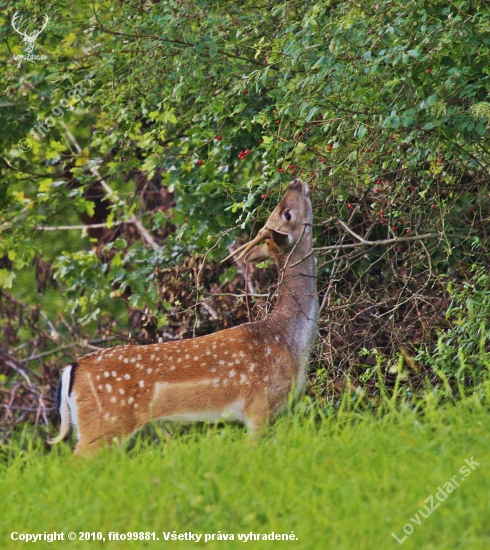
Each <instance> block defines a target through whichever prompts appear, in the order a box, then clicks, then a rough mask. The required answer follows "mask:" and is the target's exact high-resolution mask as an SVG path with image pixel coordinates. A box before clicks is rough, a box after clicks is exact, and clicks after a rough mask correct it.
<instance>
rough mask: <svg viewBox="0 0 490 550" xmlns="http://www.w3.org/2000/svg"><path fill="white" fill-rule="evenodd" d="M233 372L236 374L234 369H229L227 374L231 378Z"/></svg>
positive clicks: (233, 374)
mask: <svg viewBox="0 0 490 550" xmlns="http://www.w3.org/2000/svg"><path fill="white" fill-rule="evenodd" d="M235 374H236V371H235V369H231V371H230V372H229V373H228V376H229V377H230V378H233V377H234V376H235Z"/></svg>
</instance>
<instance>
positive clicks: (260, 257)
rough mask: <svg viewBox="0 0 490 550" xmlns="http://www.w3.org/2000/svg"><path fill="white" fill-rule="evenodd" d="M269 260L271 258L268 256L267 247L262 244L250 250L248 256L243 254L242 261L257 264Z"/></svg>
mask: <svg viewBox="0 0 490 550" xmlns="http://www.w3.org/2000/svg"><path fill="white" fill-rule="evenodd" d="M269 258H272V256H271V255H270V254H269V250H268V248H267V245H265V244H263V245H261V246H256V247H255V248H252V250H251V251H250V252H249V253H248V254H245V257H244V258H243V261H244V262H245V263H247V264H257V263H260V262H265V260H268V259H269Z"/></svg>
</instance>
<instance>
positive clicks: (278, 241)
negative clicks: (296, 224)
mask: <svg viewBox="0 0 490 550" xmlns="http://www.w3.org/2000/svg"><path fill="white" fill-rule="evenodd" d="M269 231H270V237H271V239H272V242H273V243H274V244H275V245H276V246H277V247H278V248H279V249H280V250H284V249H286V248H288V247H289V246H290V245H291V242H292V238H291V235H289V233H283V232H282V231H276V230H275V229H271V228H269Z"/></svg>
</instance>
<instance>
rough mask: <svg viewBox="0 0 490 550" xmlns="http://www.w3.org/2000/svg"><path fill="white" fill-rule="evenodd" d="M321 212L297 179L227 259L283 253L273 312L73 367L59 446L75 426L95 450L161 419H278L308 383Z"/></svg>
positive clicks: (95, 356)
mask: <svg viewBox="0 0 490 550" xmlns="http://www.w3.org/2000/svg"><path fill="white" fill-rule="evenodd" d="M312 215H313V214H312V207H311V201H310V192H309V189H308V186H307V185H306V183H304V182H303V181H301V180H299V179H296V180H293V181H292V182H291V184H290V186H289V188H288V190H287V191H286V193H285V195H284V197H283V198H282V200H281V202H280V203H279V204H278V206H277V207H276V208H275V209H274V211H273V212H272V214H271V215H270V217H269V219H268V220H267V222H266V223H265V226H264V227H263V228H262V229H261V230H260V231H259V233H258V234H257V236H256V237H255V239H253V240H252V241H250V242H249V243H247V244H245V245H243V246H241V247H240V248H238V249H237V250H235V251H234V252H233V253H232V254H230V256H228V258H226V260H227V259H229V258H231V257H233V256H236V255H237V254H238V255H239V256H238V258H237V259H242V258H243V260H244V261H245V262H261V261H264V260H266V259H267V258H273V259H274V261H275V264H276V266H277V269H278V272H279V282H278V287H277V300H276V305H275V307H274V309H273V311H272V313H271V314H270V315H269V316H267V317H266V318H265V319H264V320H261V321H256V322H252V323H245V324H243V325H240V326H237V327H234V328H231V329H226V330H222V331H220V332H217V333H214V334H209V335H206V336H201V337H198V338H193V339H188V340H179V341H170V342H164V343H158V344H149V345H144V346H141V345H123V346H118V347H114V348H109V349H106V350H103V351H97V352H95V353H91V354H89V355H85V356H84V357H82V358H80V359H79V360H77V361H75V362H74V363H73V364H72V365H71V366H69V367H66V368H65V369H64V370H63V373H62V376H61V378H60V381H59V383H58V390H57V404H58V410H59V412H60V417H61V428H60V433H59V435H58V436H57V437H56V438H54V439H52V440H50V443H58V442H59V441H61V440H62V439H63V438H64V437H65V436H66V435H67V434H68V432H69V431H70V426H74V427H76V430H77V436H78V444H77V446H76V449H75V454H90V453H92V452H93V451H95V450H96V449H97V448H99V447H100V446H101V445H103V444H106V443H110V442H111V441H113V440H114V439H120V438H123V437H125V436H128V435H130V434H132V433H133V432H135V431H136V430H138V429H139V428H141V427H143V426H144V425H145V424H147V423H149V422H150V421H152V420H163V421H180V422H192V421H205V422H216V421H222V420H233V421H238V422H241V423H244V424H245V425H246V426H247V428H248V430H249V431H251V432H253V431H255V430H257V429H261V428H263V427H264V426H265V425H267V424H268V423H270V422H272V420H273V419H274V417H275V416H276V415H277V414H278V413H279V412H280V411H281V409H283V408H284V407H285V406H286V405H287V402H288V397H289V395H290V393H291V392H294V394H295V395H296V396H297V395H298V394H299V393H300V392H301V390H302V389H303V387H304V385H305V380H306V368H307V365H308V357H309V354H310V350H311V347H312V345H313V343H314V339H315V336H316V333H317V318H318V295H317V280H316V259H315V257H314V255H313V253H312V225H311V224H312ZM223 261H225V260H223Z"/></svg>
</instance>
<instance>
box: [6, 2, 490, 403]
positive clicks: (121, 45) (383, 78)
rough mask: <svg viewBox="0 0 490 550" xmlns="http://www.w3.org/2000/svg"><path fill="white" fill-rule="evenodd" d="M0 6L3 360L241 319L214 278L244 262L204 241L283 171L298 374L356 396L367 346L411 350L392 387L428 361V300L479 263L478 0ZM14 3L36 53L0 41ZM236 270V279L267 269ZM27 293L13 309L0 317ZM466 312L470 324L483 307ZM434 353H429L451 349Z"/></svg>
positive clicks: (409, 385)
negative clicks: (301, 227)
mask: <svg viewBox="0 0 490 550" xmlns="http://www.w3.org/2000/svg"><path fill="white" fill-rule="evenodd" d="M1 6H2V8H3V10H2V13H3V14H4V15H3V18H2V19H1V20H0V36H1V38H2V40H3V42H2V46H1V49H0V62H1V63H2V66H3V70H2V72H1V74H0V79H1V82H2V90H3V93H2V101H1V105H0V107H1V109H0V117H1V119H0V124H1V125H2V129H3V132H2V134H1V136H0V144H1V147H2V149H3V154H2V156H1V159H0V200H1V204H2V212H1V217H0V230H1V231H2V238H1V241H0V288H1V289H2V292H3V302H2V303H3V304H4V307H3V310H2V312H1V315H2V319H4V320H5V326H7V327H8V331H7V330H6V331H4V336H5V345H2V354H3V356H4V357H8V358H9V361H13V362H14V363H15V364H17V365H18V366H19V365H26V364H27V365H29V366H30V367H32V368H33V369H34V370H35V371H36V372H37V370H38V363H37V362H38V361H40V362H41V368H42V369H47V362H48V361H49V363H50V365H51V366H52V368H53V369H54V370H56V369H57V368H58V367H59V366H60V365H61V364H63V363H64V362H66V361H68V360H70V359H71V358H72V357H73V355H75V354H76V353H78V352H80V351H81V350H84V349H86V347H84V346H86V344H87V342H88V343H89V344H90V345H94V344H95V343H96V342H95V341H96V340H97V341H100V339H101V338H109V339H111V341H113V340H116V341H121V340H127V339H128V337H131V338H133V339H136V340H137V341H149V340H151V339H152V338H155V337H160V336H162V335H163V336H164V337H168V336H169V335H179V336H181V335H182V334H190V333H191V332H192V331H193V330H195V329H196V319H197V320H200V321H201V322H203V323H204V324H205V325H206V323H207V322H208V321H209V323H208V324H207V325H206V326H205V330H214V329H216V328H220V327H221V326H223V323H225V325H226V324H229V323H231V322H238V321H243V320H245V319H246V318H247V317H248V318H253V316H254V315H256V313H257V312H256V310H252V311H250V309H249V305H250V304H249V302H248V300H247V301H237V300H236V299H234V300H230V299H229V297H230V295H232V294H237V293H238V292H239V291H241V289H243V288H245V287H247V288H249V287H248V286H247V285H244V279H243V273H242V272H241V271H240V269H238V271H237V269H236V266H232V265H227V266H224V267H223V269H221V270H220V269H219V268H218V267H216V266H215V264H214V263H213V262H215V261H217V260H219V259H221V258H222V257H223V255H225V254H226V246H228V245H230V243H231V242H232V240H233V239H235V238H236V239H244V238H246V237H247V236H248V235H249V234H250V233H253V232H254V231H256V230H257V227H258V226H259V225H260V223H261V221H262V220H263V219H264V217H265V216H266V214H267V212H268V211H269V210H270V208H272V207H273V206H274V204H275V202H276V200H277V198H278V197H279V195H280V192H281V187H282V185H283V184H285V183H286V182H287V181H289V180H290V179H291V178H292V177H302V178H304V179H307V180H308V181H309V183H310V186H311V188H312V190H313V198H314V207H315V218H316V220H315V221H316V223H317V227H316V242H317V247H318V248H317V254H318V256H319V259H320V264H319V276H320V279H319V283H320V284H319V288H320V300H321V304H322V319H321V330H320V339H319V343H318V346H317V350H316V354H315V365H316V369H314V370H315V371H316V372H317V373H319V374H318V376H317V377H316V378H315V377H314V378H315V380H314V381H315V384H314V386H313V391H314V393H315V395H317V396H318V398H319V399H327V400H328V399H330V398H331V396H338V393H339V392H340V391H341V388H342V387H344V384H345V380H346V375H349V379H351V380H354V381H357V383H359V384H360V385H367V386H368V388H369V390H370V391H372V392H373V393H374V394H375V393H376V392H377V391H378V390H379V388H377V386H376V383H375V382H374V381H375V380H376V379H377V378H376V377H369V376H366V369H371V368H372V367H373V365H375V364H376V361H375V359H373V357H375V356H376V355H378V356H382V357H384V358H385V360H386V365H387V366H388V369H387V371H386V373H384V372H383V376H385V378H386V382H387V383H388V384H390V383H391V382H392V377H391V375H390V373H389V370H390V368H392V367H393V364H394V362H396V361H397V360H398V359H397V357H398V356H399V353H400V350H403V353H404V354H405V355H404V356H405V357H408V358H411V357H415V353H416V352H417V351H418V355H417V357H418V360H419V364H418V365H417V366H416V369H414V368H410V369H409V368H408V367H407V376H406V378H407V381H406V386H405V389H406V390H410V391H416V390H417V388H418V387H420V384H421V382H423V380H424V379H425V378H426V377H427V376H428V377H429V378H430V379H431V380H432V381H433V382H434V383H439V382H440V380H439V378H438V375H437V372H438V369H437V368H433V367H434V366H435V363H434V359H431V358H430V357H431V350H432V349H433V346H434V345H435V344H436V341H437V336H436V331H435V329H439V330H449V332H448V336H447V337H446V336H445V337H443V339H442V340H440V342H444V341H445V340H444V338H445V339H446V340H447V339H450V338H453V336H452V335H453V334H454V331H461V330H463V329H462V327H463V326H465V322H464V319H465V318H466V313H465V310H463V309H461V310H458V311H459V313H458V315H460V317H461V318H460V319H459V321H458V323H459V324H458V325H457V326H456V327H454V326H453V325H452V324H451V317H450V316H449V317H447V318H446V312H447V311H448V308H449V307H450V301H451V292H450V291H448V288H449V286H448V285H450V284H452V285H453V286H452V288H456V287H457V286H458V285H459V284H461V282H462V281H465V280H467V279H468V278H469V273H470V267H471V266H472V265H476V266H480V267H481V266H485V265H487V262H488V260H487V257H488V252H489V241H488V230H487V228H488V217H489V193H488V160H489V158H488V157H489V149H488V131H487V126H488V120H489V113H490V107H489V102H488V92H489V88H490V83H489V69H488V67H489V51H490V31H489V26H488V22H489V9H488V7H487V6H486V5H482V3H481V2H476V1H474V0H469V1H463V0H455V1H454V2H449V3H448V2H444V1H442V0H435V1H433V2H419V1H413V0H410V1H405V2H400V1H394V2H391V1H388V2H387V1H383V2H377V3H373V4H370V3H367V4H365V3H361V2H339V1H334V0H323V1H319V2H315V3H314V4H311V3H306V4H305V3H303V4H302V3H297V2H293V1H290V2H279V3H278V2H272V1H263V2H258V3H257V2H249V1H243V2H239V3H236V2H227V1H224V2H186V3H182V2H179V1H177V0H175V1H174V0H168V1H166V2H155V3H153V2H139V1H130V2H124V3H122V4H114V3H112V2H108V1H102V2H98V3H94V4H92V3H90V2H80V3H78V2H77V3H76V4H73V3H68V2H56V3H53V2H48V3H46V2H39V1H32V0H25V1H22V2H15V3H14V2H9V1H3V2H2V3H1ZM16 11H19V13H21V14H22V15H23V17H24V21H27V20H30V25H31V27H32V28H35V27H36V24H38V23H39V22H40V20H41V19H42V15H43V14H44V13H45V12H46V13H48V15H49V18H50V21H49V25H48V27H47V28H46V29H45V31H43V33H42V34H41V35H40V36H39V37H38V39H37V41H36V43H35V51H36V53H37V54H42V55H46V56H47V59H46V60H44V61H37V62H29V61H18V60H17V61H16V60H15V56H18V55H21V54H22V49H23V48H24V47H25V44H24V43H22V42H21V38H20V36H19V35H18V34H16V33H15V32H14V31H13V29H12V27H11V18H12V16H13V14H14V13H15V12H16ZM264 14H267V17H265V18H264ZM36 18H37V19H36ZM47 117H52V118H53V119H54V125H53V126H48V127H46V128H45V130H46V131H45V132H44V131H42V128H41V127H40V126H39V125H40V124H43V123H45V121H46V118H47ZM48 120H50V121H51V122H53V120H51V119H48ZM32 129H34V134H33V133H32V132H31V130H32ZM43 134H44V135H43ZM100 224H102V225H103V227H101V226H100ZM67 226H68V227H71V228H72V229H66V227H67ZM78 226H82V227H83V226H84V227H85V229H84V230H83V231H82V230H80V229H74V227H78ZM55 227H57V228H58V230H56V231H54V230H52V229H53V228H55ZM60 227H65V229H61V228H60ZM229 228H236V230H235V231H234V232H230V233H225V231H226V230H227V229H229ZM203 256H204V260H203ZM190 258H194V260H191V259H190ZM196 258H197V260H196ZM196 262H197V263H196ZM203 265H206V266H208V268H206V269H203ZM178 266H181V267H178ZM209 266H211V267H209ZM213 266H214V267H213ZM250 277H251V284H252V286H254V288H257V289H259V290H260V289H265V288H267V286H268V285H269V284H270V283H271V281H272V280H273V279H271V276H270V274H269V275H267V274H266V275H260V274H258V273H256V272H251V273H250ZM176 281H184V282H185V285H187V286H185V285H184V286H185V290H184V287H179V289H178V291H177V290H176V289H175V285H176V284H177V283H176ZM178 284H181V283H178ZM182 284H184V283H182ZM36 286H37V290H38V291H39V294H36ZM177 295H179V297H178V298H177V297H176V296H177ZM211 295H213V296H211ZM481 296H482V295H481ZM203 297H206V298H208V300H207V301H206V307H204V306H203V305H202V304H203V302H202V301H201V299H202V298H203ZM461 299H463V298H461ZM186 300H187V302H186ZM477 301H478V300H477ZM184 302H185V303H184ZM237 302H238V303H237ZM458 303H459V302H458ZM461 303H462V302H461ZM6 304H8V305H6ZM19 304H23V306H21V305H19ZM482 304H483V302H482ZM209 307H211V308H212V310H211V312H214V313H211V312H210V310H209ZM29 308H32V312H33V313H32V318H31V317H29V322H27V321H26V319H27V317H25V318H23V317H15V315H12V312H17V313H18V312H20V311H27V310H28V309H29ZM189 308H190V309H189ZM206 308H207V309H206ZM259 309H260V308H259ZM29 311H30V310H29ZM189 311H190V312H191V313H190V314H189ZM478 311H479V312H480V313H478V326H475V327H474V331H473V332H471V330H470V332H465V334H468V338H469V340H471V341H472V342H476V341H480V336H478V335H477V331H479V330H481V329H480V327H481V326H482V323H486V322H487V321H485V319H486V317H485V315H487V313H485V310H484V308H483V307H482V308H481V309H479V310H478ZM486 311H488V310H486ZM36 312H37V314H36ZM453 312H454V311H453ZM17 313H16V315H17ZM36 315H37V316H36ZM223 318H227V320H226V321H223V320H222V319H223ZM469 319H471V317H469ZM179 323H180V327H181V328H178V325H179ZM220 323H221V324H220ZM467 326H468V327H470V326H472V325H471V324H470V325H467ZM487 326H488V323H487V324H485V327H487ZM128 329H129V330H130V331H131V334H130V335H129V336H128ZM203 330H204V329H203ZM465 330H466V329H465ZM485 330H487V329H485ZM186 331H187V332H186ZM461 334H462V333H461ZM463 340H464V338H463ZM452 342H453V343H451V345H453V344H454V340H453V341H452ZM99 343H100V342H99ZM97 345H98V344H97ZM463 348H464V346H463ZM439 349H440V347H439ZM448 349H449V348H448ZM472 349H473V351H471V352H470V351H468V352H466V351H464V353H465V355H464V357H465V361H469V363H470V364H471V365H473V364H475V365H476V363H474V359H469V357H473V356H474V353H477V352H475V351H474V350H475V349H476V348H472ZM9 350H10V351H9ZM12 350H13V351H12ZM455 350H456V348H455ZM453 351H454V350H453ZM453 351H451V352H449V351H447V353H448V354H449V355H447V356H446V355H444V357H445V359H444V362H445V365H446V367H445V368H444V369H441V372H442V370H444V372H446V373H448V374H451V375H456V373H457V372H458V369H460V360H459V356H458V361H457V362H454V357H455V353H456V351H454V352H453ZM54 352H56V353H54ZM444 353H446V352H444ZM456 354H457V353H456ZM30 357H35V361H36V362H33V361H27V359H29V358H30ZM434 357H436V358H437V357H441V358H442V356H440V355H438V354H437V353H436V355H435V356H434ZM441 360H442V359H441ZM22 361H24V363H22ZM407 361H408V363H410V362H411V361H412V359H407ZM480 370H482V369H480ZM2 372H3V373H4V376H6V377H7V378H8V380H9V383H11V381H12V378H11V377H12V371H11V369H10V368H9V367H5V372H4V371H2ZM43 372H44V370H43ZM15 376H17V374H16V375H15ZM47 386H48V384H47ZM26 391H28V388H27V387H26ZM29 391H30V390H29ZM44 391H46V392H49V391H50V390H49V388H48V387H46V388H45V389H44V390H43V392H44ZM43 392H41V393H43Z"/></svg>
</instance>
